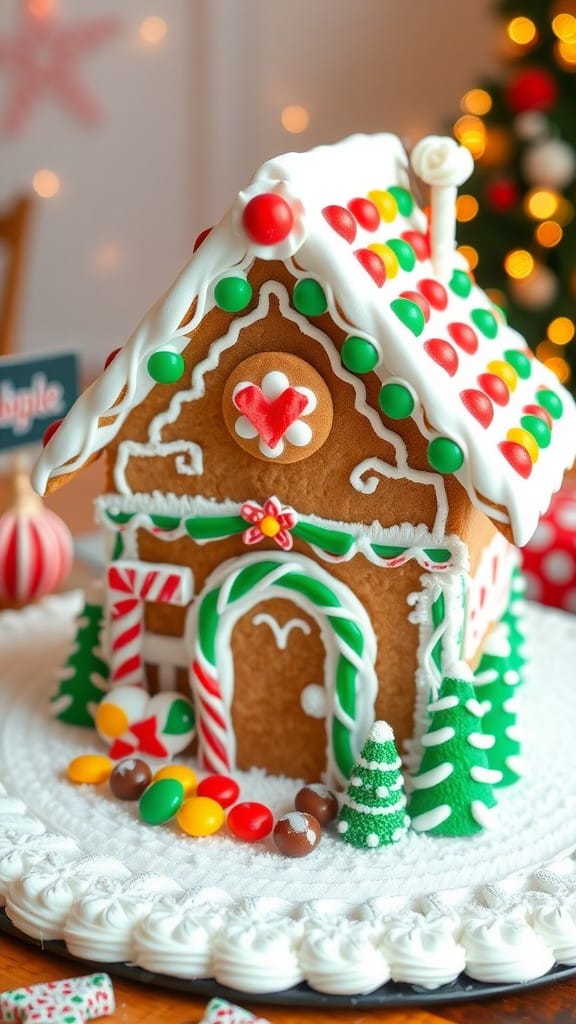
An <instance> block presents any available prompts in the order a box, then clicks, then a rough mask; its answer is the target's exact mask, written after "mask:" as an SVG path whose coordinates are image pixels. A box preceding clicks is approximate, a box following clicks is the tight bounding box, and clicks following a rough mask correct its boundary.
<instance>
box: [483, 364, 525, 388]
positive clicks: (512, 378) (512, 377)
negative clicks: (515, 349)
mask: <svg viewBox="0 0 576 1024" xmlns="http://www.w3.org/2000/svg"><path fill="white" fill-rule="evenodd" d="M486 369H487V370H489V371H490V373H495V374H496V376H497V377H500V380H503V381H504V383H505V384H506V386H507V387H508V389H509V390H510V391H514V390H515V388H516V385H517V383H518V374H517V373H516V370H515V369H514V367H513V366H510V363H506V362H504V360H503V359H493V360H492V362H490V363H488V366H487V367H486Z"/></svg>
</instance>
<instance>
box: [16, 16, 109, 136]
mask: <svg viewBox="0 0 576 1024" xmlns="http://www.w3.org/2000/svg"><path fill="white" fill-rule="evenodd" d="M34 11H35V8H34V6H33V5H31V6H30V7H28V6H27V5H26V4H24V6H23V10H22V14H21V16H20V21H19V24H18V25H17V27H16V30H15V31H14V33H13V35H11V36H0V72H4V74H5V75H6V76H7V79H8V98H7V101H6V106H5V109H4V113H3V116H2V119H1V121H0V131H1V132H2V133H3V134H5V135H17V134H19V133H20V132H21V131H22V130H23V128H24V127H25V125H26V123H27V121H28V120H29V118H30V116H31V114H32V112H33V110H34V108H35V107H36V106H37V105H38V104H39V103H42V102H43V101H44V100H45V99H47V98H51V99H54V100H56V101H57V102H58V103H60V104H61V106H63V107H65V108H66V110H68V111H69V113H71V114H73V115H74V116H75V117H76V118H78V120H80V121H83V122H84V123H85V124H95V123H97V122H98V121H99V120H100V119H101V111H100V107H99V105H98V104H97V102H96V100H95V99H94V97H93V96H92V95H91V93H90V91H89V89H88V88H87V86H86V85H85V84H84V82H83V80H82V77H81V75H80V72H79V69H78V62H79V61H80V59H81V58H82V57H84V55H85V54H86V53H89V52H90V51H91V50H94V49H95V48H96V47H98V46H101V45H102V44H103V43H105V42H107V40H108V39H110V38H112V36H114V35H115V34H116V33H117V32H118V31H119V29H120V25H121V22H120V20H119V19H117V18H109V17H108V18H92V19H90V20H85V21H72V22H63V21H60V20H59V19H58V18H56V17H54V16H53V15H52V7H51V5H50V4H45V5H44V6H43V7H42V6H40V7H39V8H36V13H33V12H34ZM38 12H40V13H38Z"/></svg>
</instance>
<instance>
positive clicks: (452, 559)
mask: <svg viewBox="0 0 576 1024" xmlns="http://www.w3.org/2000/svg"><path fill="white" fill-rule="evenodd" d="M274 500H276V499H269V501H274ZM204 504H206V503H204ZM267 504H268V502H266V503H265V504H264V506H263V507H264V508H266V505H267ZM110 505H112V507H109V506H110ZM248 505H249V503H244V504H243V505H232V503H227V506H230V507H231V508H232V509H238V512H234V511H233V512H228V511H225V512H220V511H215V512H214V513H212V514H208V515H207V514H205V513H202V512H198V513H195V512H192V513H185V514H169V513H158V512H152V511H149V510H147V509H143V510H140V509H139V510H134V511H132V510H123V509H121V508H118V500H117V496H116V495H114V496H112V500H111V498H110V496H108V497H107V498H106V497H104V498H102V499H99V502H98V503H97V507H98V510H99V515H100V519H101V521H102V522H103V524H104V525H105V526H106V527H107V528H109V529H113V530H114V531H115V539H114V545H113V550H112V555H111V557H112V560H114V561H116V560H117V559H119V558H123V557H136V556H137V554H138V552H137V541H136V539H135V535H136V532H137V531H138V530H139V529H144V530H146V531H148V532H149V533H152V534H154V535H155V536H157V537H159V538H160V539H162V540H165V541H176V540H180V539H181V538H183V537H189V538H190V539H191V540H193V541H195V542H196V543H197V544H206V543H210V542H214V541H219V540H224V539H228V538H230V537H234V536H241V535H242V534H244V535H245V536H244V539H245V538H246V535H247V533H248V531H247V526H248V523H250V522H253V520H251V519H248V518H247V517H246V515H243V514H242V512H243V510H244V509H246V508H247V507H248ZM114 506H116V507H115V508H114ZM251 507H252V508H255V507H257V506H255V505H253V504H252V505H251ZM280 508H281V506H280V505H279V503H278V509H280ZM285 511H286V510H285ZM289 511H290V513H291V514H292V519H293V524H292V525H290V526H289V527H287V528H286V530H287V532H288V533H289V534H290V537H291V538H297V539H298V540H300V541H302V542H303V543H304V544H306V545H307V546H309V547H310V548H311V549H312V550H313V551H314V552H315V553H316V554H317V555H319V556H320V557H321V558H323V559H325V560H327V561H332V562H340V561H349V560H350V559H351V558H353V557H354V555H356V554H363V555H364V556H365V557H366V558H367V559H368V561H370V562H372V563H373V564H374V565H380V566H382V567H387V568H396V567H398V566H400V565H404V564H405V563H406V562H408V561H409V560H410V559H415V560H416V561H417V562H418V564H419V565H421V566H422V568H424V569H427V570H440V571H445V570H450V569H455V568H462V567H463V562H464V561H465V558H466V554H465V546H464V545H463V544H462V543H461V542H460V541H459V540H458V538H455V537H443V538H442V539H441V540H440V541H435V540H434V539H433V538H432V536H431V535H430V534H425V533H424V531H423V530H420V529H419V528H418V527H413V526H411V524H404V525H405V527H406V530H405V531H403V529H402V527H401V528H400V530H398V529H397V528H395V529H394V530H390V531H387V530H385V529H383V528H380V529H379V530H376V529H375V528H374V526H370V527H366V526H362V525H359V526H351V527H350V529H342V528H341V527H340V525H339V524H338V525H336V524H332V523H331V522H330V520H321V519H319V517H317V516H306V515H301V514H299V513H297V512H295V511H294V510H293V509H290V510H289ZM280 515H281V513H280ZM269 518H270V517H269ZM128 532H130V534H133V536H132V537H131V539H130V541H129V543H128V545H127V543H126V541H127V535H128ZM402 532H405V533H406V534H411V536H407V537H406V540H405V542H404V543H402V542H401V541H402V540H403V538H402ZM279 533H280V530H278V532H277V534H276V535H274V534H272V533H265V531H264V530H262V536H261V537H260V538H258V539H264V537H265V536H266V537H268V538H272V539H275V536H278V534H279ZM372 538H377V539H372ZM386 540H390V541H392V540H396V541H398V540H399V541H400V543H384V542H385V541H386ZM246 543H247V544H251V543H254V541H253V540H247V541H246ZM277 543H279V542H278V541H277ZM279 546H282V547H284V548H285V549H286V550H287V549H288V547H291V546H292V545H291V544H289V545H288V546H286V545H284V544H281V545H280V544H279ZM127 547H128V550H127Z"/></svg>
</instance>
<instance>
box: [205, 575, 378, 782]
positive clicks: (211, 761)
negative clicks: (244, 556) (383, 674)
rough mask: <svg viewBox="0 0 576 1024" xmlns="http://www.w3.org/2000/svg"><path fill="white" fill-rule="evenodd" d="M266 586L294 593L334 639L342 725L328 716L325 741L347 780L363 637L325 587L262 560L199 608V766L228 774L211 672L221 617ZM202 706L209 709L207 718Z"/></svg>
mask: <svg viewBox="0 0 576 1024" xmlns="http://www.w3.org/2000/svg"><path fill="white" fill-rule="evenodd" d="M268 585H270V586H272V585H273V586H275V587H281V588H283V589H286V590H292V591H296V592H297V593H299V594H301V595H302V596H303V597H305V598H307V599H308V601H310V602H311V603H312V604H313V605H315V606H316V607H317V608H318V610H319V611H320V612H321V613H322V614H323V615H324V616H325V617H326V620H327V622H328V624H329V626H330V628H331V630H332V632H333V633H334V635H335V636H336V637H337V638H338V641H339V644H338V647H339V654H338V659H337V663H336V670H335V679H334V692H335V699H336V704H337V706H338V707H339V708H340V709H341V711H342V714H343V718H344V721H340V719H339V718H338V717H336V716H334V718H333V720H332V724H331V732H332V737H331V738H332V749H333V752H334V759H335V762H336V765H337V766H338V769H339V771H340V772H341V774H342V775H343V776H344V778H348V776H349V775H350V771H351V769H352V766H353V763H354V753H353V726H354V722H355V718H356V693H357V676H358V671H359V669H360V668H361V666H362V659H363V657H364V649H365V636H364V633H363V631H362V628H361V627H360V625H359V624H358V622H356V621H355V620H354V619H353V617H352V616H351V614H350V615H349V617H346V615H345V614H344V615H343V614H342V613H343V605H342V602H341V601H340V600H339V598H338V596H337V594H336V593H335V592H334V591H333V590H332V589H331V588H330V587H329V586H327V585H326V584H325V583H323V582H322V581H321V580H318V579H314V578H313V577H311V576H309V575H307V574H306V573H304V572H302V571H301V570H300V569H299V568H298V567H295V564H294V563H290V562H286V561H283V560H280V559H272V560H268V559H266V560H263V561H258V562H255V563H252V564H250V565H247V566H246V567H244V568H242V569H239V570H238V571H237V572H236V573H232V574H231V576H229V577H228V578H227V580H226V582H225V584H222V585H221V586H219V587H216V588H215V589H214V590H211V591H209V592H208V593H207V594H206V595H205V596H204V597H203V598H202V600H201V602H200V606H199V610H198V634H197V657H196V659H195V661H194V663H193V672H194V674H195V676H196V680H197V685H199V686H200V688H201V693H202V694H203V695H204V694H205V695H206V696H207V698H208V699H207V700H206V699H200V700H199V701H197V704H198V706H199V708H200V709H201V711H200V716H201V720H200V722H199V727H200V735H201V736H202V740H203V755H202V756H203V760H204V763H205V766H206V767H207V768H208V769H209V770H211V771H224V770H228V769H230V768H231V765H230V758H229V755H228V751H227V749H226V747H225V744H223V742H222V739H221V734H222V729H223V726H224V724H225V723H226V721H227V719H228V711H227V708H226V707H225V705H224V700H223V697H222V691H221V688H220V683H219V680H218V667H217V646H218V636H219V628H220V624H221V621H222V616H223V614H224V613H225V611H226V610H227V609H228V608H230V607H231V606H232V605H234V604H235V603H236V602H237V601H240V600H241V599H242V598H243V597H244V596H245V595H246V594H248V593H249V592H251V591H254V590H265V588H266V586H268ZM344 611H345V609H344ZM207 704H209V705H210V711H209V712H208V713H206V706H207ZM212 722H215V723H216V725H217V728H213V727H212Z"/></svg>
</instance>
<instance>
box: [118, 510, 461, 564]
mask: <svg viewBox="0 0 576 1024" xmlns="http://www.w3.org/2000/svg"><path fill="white" fill-rule="evenodd" d="M143 514H146V513H141V512H110V511H109V510H106V511H105V515H106V518H107V519H108V520H109V522H110V523H112V524H113V525H114V526H116V527H119V529H120V530H121V529H122V527H123V526H126V525H128V523H129V522H130V520H131V519H133V518H134V516H135V515H138V516H140V517H141V516H142V515H143ZM148 518H149V520H150V524H151V526H152V528H153V529H154V530H155V531H156V532H159V533H170V532H172V531H174V530H178V529H180V528H181V527H183V528H184V530H185V531H186V533H187V534H188V536H189V537H190V538H191V539H192V540H195V541H200V542H202V541H211V540H223V539H224V538H228V537H233V536H237V535H239V534H241V533H243V532H244V530H246V528H247V526H248V523H247V522H246V520H245V519H243V518H242V516H235V515H221V516H219V515H214V516H190V517H188V518H185V519H180V518H179V517H177V516H164V515H156V514H148ZM290 532H291V533H292V535H293V536H294V537H298V538H299V539H300V540H301V541H303V542H304V543H305V544H310V546H311V547H314V548H318V549H320V550H321V551H324V552H325V553H326V554H328V555H332V556H334V557H344V556H346V555H348V554H349V553H350V552H352V551H353V549H354V547H355V545H356V538H355V536H354V534H352V533H346V532H345V531H344V530H335V529H333V528H331V527H326V526H319V525H317V524H316V523H307V522H305V521H304V520H302V519H299V520H298V522H297V523H296V525H295V526H293V527H292V529H291V531H290ZM370 548H371V549H372V551H373V552H374V554H375V555H376V557H377V558H381V559H383V560H384V561H387V562H389V563H390V565H391V566H393V565H394V564H396V563H397V560H398V559H402V558H403V556H404V555H405V554H406V552H407V551H409V550H410V549H411V548H410V546H406V547H402V546H399V545H388V544H378V543H376V542H375V543H371V544H370ZM422 550H423V554H424V555H425V556H426V558H427V559H428V560H429V561H430V562H432V563H434V565H438V566H442V567H443V568H448V567H449V566H450V564H451V561H452V552H451V551H450V550H449V549H448V548H444V547H438V548H423V549H422ZM123 552H124V545H123V541H122V534H121V532H118V533H117V534H116V539H115V543H114V551H113V554H112V558H113V560H114V561H116V560H117V559H118V558H121V557H122V555H123Z"/></svg>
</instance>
